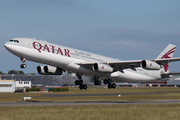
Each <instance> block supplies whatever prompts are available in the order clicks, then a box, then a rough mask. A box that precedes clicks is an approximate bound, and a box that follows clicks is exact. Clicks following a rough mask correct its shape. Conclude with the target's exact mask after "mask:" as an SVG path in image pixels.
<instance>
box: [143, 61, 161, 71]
mask: <svg viewBox="0 0 180 120" xmlns="http://www.w3.org/2000/svg"><path fill="white" fill-rule="evenodd" d="M141 66H142V67H143V68H144V69H147V70H159V69H160V68H161V66H160V65H159V64H157V63H156V62H153V61H149V60H142V62H141Z"/></svg>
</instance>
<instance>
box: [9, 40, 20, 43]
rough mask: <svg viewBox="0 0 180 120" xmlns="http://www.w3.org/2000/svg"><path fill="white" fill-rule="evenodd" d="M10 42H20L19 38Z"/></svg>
mask: <svg viewBox="0 0 180 120" xmlns="http://www.w3.org/2000/svg"><path fill="white" fill-rule="evenodd" d="M10 42H16V43H19V40H10Z"/></svg>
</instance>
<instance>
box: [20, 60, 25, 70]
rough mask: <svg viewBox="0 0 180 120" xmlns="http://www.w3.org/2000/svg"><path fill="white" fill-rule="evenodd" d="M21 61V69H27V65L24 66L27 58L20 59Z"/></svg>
mask: <svg viewBox="0 0 180 120" xmlns="http://www.w3.org/2000/svg"><path fill="white" fill-rule="evenodd" d="M20 59H21V61H22V63H23V64H21V65H20V67H21V68H26V64H24V63H25V62H26V59H25V58H20Z"/></svg>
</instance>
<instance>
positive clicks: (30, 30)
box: [0, 0, 180, 73]
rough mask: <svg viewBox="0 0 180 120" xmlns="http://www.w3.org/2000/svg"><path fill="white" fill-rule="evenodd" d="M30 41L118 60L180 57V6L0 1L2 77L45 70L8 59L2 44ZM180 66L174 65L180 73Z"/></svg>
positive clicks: (174, 1)
mask: <svg viewBox="0 0 180 120" xmlns="http://www.w3.org/2000/svg"><path fill="white" fill-rule="evenodd" d="M16 37H27V38H36V39H41V40H46V41H48V42H51V43H55V44H60V45H64V46H67V47H72V48H76V49H80V50H84V51H88V52H92V53H96V54H100V55H104V56H107V57H112V58H118V59H119V60H141V59H142V60H143V59H155V58H156V57H157V56H158V55H159V54H160V53H161V52H162V51H163V50H164V49H165V47H166V46H167V45H168V44H170V43H171V44H174V45H177V48H176V51H175V54H174V57H180V1H179V0H149V1H147V0H146V1H145V0H111V1H110V0H89V1H86V0H0V71H2V72H4V73H8V71H9V70H23V71H24V72H25V73H36V67H37V66H38V65H42V64H40V63H34V62H30V61H27V62H26V64H27V68H26V69H21V68H20V64H21V61H20V58H18V57H16V56H14V55H13V54H11V53H9V52H8V51H7V50H6V49H5V48H4V43H5V42H7V41H9V40H10V39H11V38H16ZM179 68H180V62H173V63H171V65H170V68H169V69H170V70H171V72H180V69H179Z"/></svg>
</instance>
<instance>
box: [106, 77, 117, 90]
mask: <svg viewBox="0 0 180 120" xmlns="http://www.w3.org/2000/svg"><path fill="white" fill-rule="evenodd" d="M103 82H104V84H108V88H109V89H111V88H113V89H115V88H116V84H115V83H112V80H111V79H104V81H103Z"/></svg>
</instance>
